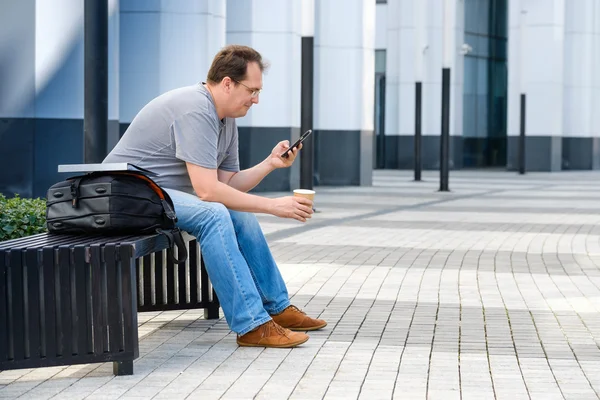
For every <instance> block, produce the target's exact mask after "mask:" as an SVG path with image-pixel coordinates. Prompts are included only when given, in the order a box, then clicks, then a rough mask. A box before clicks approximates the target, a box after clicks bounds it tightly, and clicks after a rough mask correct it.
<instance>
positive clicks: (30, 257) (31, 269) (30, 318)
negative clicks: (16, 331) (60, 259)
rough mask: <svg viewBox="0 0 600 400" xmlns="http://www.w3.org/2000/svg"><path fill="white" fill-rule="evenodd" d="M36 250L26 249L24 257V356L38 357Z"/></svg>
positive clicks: (37, 272)
mask: <svg viewBox="0 0 600 400" xmlns="http://www.w3.org/2000/svg"><path fill="white" fill-rule="evenodd" d="M38 255H39V253H38V250H37V249H28V250H27V255H26V257H25V270H26V271H27V286H26V287H27V294H26V296H25V302H24V305H25V310H24V311H25V314H24V318H25V322H26V325H27V326H26V329H25V341H26V342H25V357H26V358H38V357H40V355H41V354H40V353H41V351H40V317H41V313H40V270H39V262H38Z"/></svg>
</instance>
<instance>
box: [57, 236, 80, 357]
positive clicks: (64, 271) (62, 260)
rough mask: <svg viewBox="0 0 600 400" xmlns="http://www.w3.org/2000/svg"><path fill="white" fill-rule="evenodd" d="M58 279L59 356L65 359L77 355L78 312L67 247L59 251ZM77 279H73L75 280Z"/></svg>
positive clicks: (69, 253)
mask: <svg viewBox="0 0 600 400" xmlns="http://www.w3.org/2000/svg"><path fill="white" fill-rule="evenodd" d="M58 271H59V272H58V277H59V280H58V281H57V291H56V293H58V294H59V296H57V300H58V302H57V305H56V309H57V310H59V311H60V313H59V315H58V318H59V319H58V325H57V328H58V329H57V332H56V335H57V342H58V349H57V350H58V354H62V356H63V357H71V356H72V355H73V353H75V349H76V347H75V346H74V343H75V338H74V337H73V332H74V330H75V329H74V328H75V323H74V317H75V316H74V314H75V313H76V310H75V309H74V308H73V307H72V305H73V302H72V299H71V288H72V287H73V285H72V281H71V279H72V277H71V249H69V247H67V246H61V247H60V248H59V249H58ZM74 278H75V277H73V279H74Z"/></svg>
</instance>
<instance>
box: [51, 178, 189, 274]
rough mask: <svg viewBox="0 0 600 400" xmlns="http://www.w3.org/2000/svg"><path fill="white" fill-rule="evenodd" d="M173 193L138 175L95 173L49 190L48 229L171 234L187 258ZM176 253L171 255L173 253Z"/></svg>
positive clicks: (55, 231)
mask: <svg viewBox="0 0 600 400" xmlns="http://www.w3.org/2000/svg"><path fill="white" fill-rule="evenodd" d="M176 222H177V216H176V215H175V209H174V206H173V201H172V200H171V197H170V196H169V194H168V193H167V192H166V191H164V190H163V189H162V188H161V187H160V186H158V185H157V184H156V182H154V181H153V180H152V179H150V178H149V177H147V176H146V175H144V174H142V173H140V172H137V171H110V172H91V173H87V174H85V175H79V176H75V177H71V178H68V179H66V180H64V181H62V182H58V183H56V184H54V185H52V186H51V187H50V189H48V193H47V205H46V225H47V227H48V231H49V232H50V233H68V234H90V233H91V234H103V235H124V234H151V233H157V232H158V233H161V234H164V235H166V236H167V238H168V240H169V243H170V245H171V246H173V244H176V245H177V246H178V248H179V249H182V250H183V251H184V254H185V256H184V258H183V259H182V260H175V262H177V263H180V262H183V261H185V259H186V258H187V252H185V246H184V242H183V237H182V235H181V232H180V231H179V229H178V228H176V227H175V223H176ZM171 253H173V252H171Z"/></svg>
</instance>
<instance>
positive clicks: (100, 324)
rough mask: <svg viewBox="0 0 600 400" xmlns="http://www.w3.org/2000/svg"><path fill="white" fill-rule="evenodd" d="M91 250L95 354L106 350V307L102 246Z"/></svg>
mask: <svg viewBox="0 0 600 400" xmlns="http://www.w3.org/2000/svg"><path fill="white" fill-rule="evenodd" d="M89 251H90V253H91V254H90V255H91V258H90V268H91V274H92V276H91V278H92V280H91V292H92V296H91V297H92V298H91V301H92V326H91V328H92V343H93V349H94V354H97V355H99V354H102V353H103V351H104V348H103V347H104V346H103V343H104V332H103V330H104V327H105V323H104V307H103V302H102V262H101V260H100V246H98V245H93V246H90V248H89Z"/></svg>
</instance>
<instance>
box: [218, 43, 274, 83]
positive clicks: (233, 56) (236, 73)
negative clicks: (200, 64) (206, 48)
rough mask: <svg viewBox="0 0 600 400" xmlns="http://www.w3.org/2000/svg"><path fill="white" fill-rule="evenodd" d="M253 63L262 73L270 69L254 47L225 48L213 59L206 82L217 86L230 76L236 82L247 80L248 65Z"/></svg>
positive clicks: (237, 46)
mask: <svg viewBox="0 0 600 400" xmlns="http://www.w3.org/2000/svg"><path fill="white" fill-rule="evenodd" d="M251 62H255V63H257V64H258V66H259V67H260V71H261V72H264V71H265V70H266V69H267V68H268V67H269V65H268V63H267V62H265V61H263V59H262V56H261V55H260V53H259V52H258V51H256V50H254V49H253V48H252V47H248V46H241V45H237V44H231V45H229V46H225V47H223V48H222V49H221V50H220V51H219V52H218V53H217V55H216V56H215V58H214V59H213V62H212V65H211V66H210V69H209V70H208V76H207V78H206V80H207V81H208V82H210V83H213V84H216V83H219V82H221V81H222V80H223V78H225V77H227V76H228V77H230V78H231V79H232V80H233V81H234V82H238V81H243V80H244V79H246V71H247V68H248V63H251ZM236 84H237V83H236Z"/></svg>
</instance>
